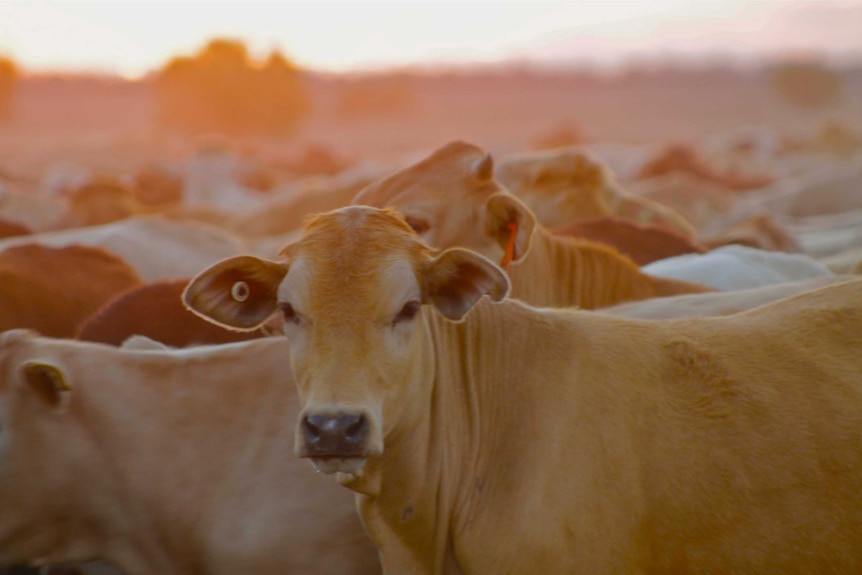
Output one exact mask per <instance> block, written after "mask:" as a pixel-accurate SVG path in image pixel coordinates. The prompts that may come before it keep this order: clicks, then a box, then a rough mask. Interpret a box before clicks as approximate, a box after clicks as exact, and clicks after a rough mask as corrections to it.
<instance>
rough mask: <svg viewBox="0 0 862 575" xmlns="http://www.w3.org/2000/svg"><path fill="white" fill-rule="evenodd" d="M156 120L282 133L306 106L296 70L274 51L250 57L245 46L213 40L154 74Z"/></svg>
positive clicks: (196, 128)
mask: <svg viewBox="0 0 862 575" xmlns="http://www.w3.org/2000/svg"><path fill="white" fill-rule="evenodd" d="M156 89H157V93H158V103H159V120H160V123H161V124H162V125H164V126H166V127H170V128H175V129H179V130H181V131H184V132H187V133H192V134H195V133H204V132H221V133H225V134H230V135H252V134H254V135H273V136H278V135H284V134H288V133H290V132H291V131H292V130H293V129H295V127H296V125H297V123H298V122H299V121H300V120H301V119H302V118H303V116H305V115H306V114H307V112H308V109H309V102H308V98H307V95H306V91H305V87H304V86H303V80H302V74H301V71H300V70H299V68H298V67H297V66H296V65H294V64H293V63H292V62H291V61H290V60H288V59H287V58H286V57H285V56H284V55H283V54H281V53H280V52H279V51H277V50H276V51H273V52H272V53H270V54H269V56H268V57H267V58H265V59H264V60H262V61H255V60H254V59H252V58H251V56H250V55H249V52H248V49H247V48H246V46H245V45H244V44H243V43H242V42H240V41H235V40H228V39H215V40H212V41H210V42H209V43H208V44H207V45H206V46H204V47H203V48H202V49H201V50H200V51H198V52H197V53H196V54H194V55H193V56H180V57H176V58H173V59H172V60H170V61H169V62H168V63H167V64H165V65H164V66H163V67H162V69H161V70H159V72H158V73H157V75H156Z"/></svg>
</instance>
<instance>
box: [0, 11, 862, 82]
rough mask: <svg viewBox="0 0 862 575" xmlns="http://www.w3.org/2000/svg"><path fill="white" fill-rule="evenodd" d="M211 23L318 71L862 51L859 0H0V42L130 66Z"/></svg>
mask: <svg viewBox="0 0 862 575" xmlns="http://www.w3.org/2000/svg"><path fill="white" fill-rule="evenodd" d="M216 36H223V37H231V38H236V39H241V40H244V41H245V42H246V43H247V45H248V46H249V47H250V49H251V50H252V52H253V54H255V55H258V56H263V55H264V54H265V53H266V52H267V51H268V50H270V49H272V48H280V49H281V50H282V51H283V52H284V53H285V54H286V55H287V56H288V57H290V58H292V59H293V60H294V61H296V62H297V63H298V64H300V65H301V66H303V67H307V68H311V69H317V70H324V71H336V72H341V71H349V70H355V69H380V68H385V67H389V66H404V65H409V64H417V63H418V64H426V65H431V64H451V63H473V62H477V63H493V62H499V61H503V60H506V59H516V60H520V61H536V62H565V61H571V60H574V61H581V62H588V63H596V64H602V65H615V64H619V63H622V62H624V61H626V60H627V59H629V58H632V57H635V58H638V59H649V58H654V57H668V56H670V57H675V58H686V59H695V58H698V57H703V56H730V57H734V58H740V59H751V58H756V57H760V56H764V55H766V56H772V55H776V54H781V53H793V54H800V53H816V54H819V55H825V56H828V57H833V58H848V57H850V55H855V57H856V58H858V59H862V0H568V1H542V0H527V1H509V2H499V1H497V2H495V1H490V0H484V1H480V0H433V1H423V0H398V1H395V0H389V1H359V0H354V1H349V0H340V1H336V0H316V1H304V0H280V1H275V0H272V1H263V0H248V1H234V0H225V1H215V2H213V1H204V0H111V1H74V0H52V1H49V0H0V54H4V55H7V56H11V57H12V58H13V59H15V60H16V61H17V62H18V63H19V64H20V65H22V66H23V67H24V68H25V69H29V70H34V71H49V70H51V71H56V70H65V71H98V72H114V73H120V74H123V75H126V76H130V77H133V76H139V75H142V74H145V73H146V72H147V71H150V70H153V69H155V68H158V67H159V66H160V65H161V64H163V63H164V62H165V61H166V60H167V59H169V58H170V57H171V56H173V55H176V54H191V53H193V52H194V51H195V50H197V49H198V48H200V47H201V46H202V45H203V44H204V43H206V41H207V40H208V39H210V38H213V37H216Z"/></svg>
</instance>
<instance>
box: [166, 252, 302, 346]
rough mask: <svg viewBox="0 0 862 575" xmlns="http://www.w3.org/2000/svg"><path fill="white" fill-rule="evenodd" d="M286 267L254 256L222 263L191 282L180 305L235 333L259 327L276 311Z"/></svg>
mask: <svg viewBox="0 0 862 575" xmlns="http://www.w3.org/2000/svg"><path fill="white" fill-rule="evenodd" d="M285 274H287V266H286V265H285V264H281V263H278V262H273V261H269V260H265V259H261V258H258V257H255V256H236V257H233V258H228V259H226V260H222V261H220V262H219V263H217V264H215V265H213V266H211V267H209V268H207V269H205V270H204V271H202V272H201V273H199V274H198V275H197V276H195V277H194V278H192V280H191V282H189V285H187V286H186V289H185V290H184V291H183V295H182V299H183V304H184V305H185V306H186V307H187V308H188V309H189V310H191V311H192V312H194V313H195V314H197V315H199V316H201V317H202V318H204V319H205V320H207V321H210V322H212V323H215V324H217V325H220V326H222V327H224V328H227V329H232V330H235V331H252V330H254V329H257V328H258V327H260V326H261V325H262V324H263V323H264V322H266V320H267V319H269V317H270V316H271V315H272V314H273V313H275V311H276V309H277V305H278V302H277V296H278V286H279V285H280V284H281V280H283V279H284V276H285Z"/></svg>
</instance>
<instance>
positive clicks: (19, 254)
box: [0, 244, 141, 337]
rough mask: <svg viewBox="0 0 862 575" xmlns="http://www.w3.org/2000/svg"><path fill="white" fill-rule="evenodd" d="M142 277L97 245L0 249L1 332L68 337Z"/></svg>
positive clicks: (31, 245)
mask: <svg viewBox="0 0 862 575" xmlns="http://www.w3.org/2000/svg"><path fill="white" fill-rule="evenodd" d="M140 283H141V278H140V277H139V276H138V274H137V273H136V271H135V270H134V269H132V267H131V266H130V265H129V264H127V263H126V262H125V261H124V260H123V259H122V258H121V257H119V256H117V255H116V254H114V253H111V252H110V251H108V250H106V249H104V248H102V247H99V246H82V245H70V246H66V247H61V248H52V247H48V246H43V245H40V244H22V245H18V246H14V247H10V248H8V249H6V250H4V251H2V252H0V294H2V295H0V331H2V330H7V329H11V328H16V327H24V328H30V329H35V330H39V331H40V332H42V333H44V334H46V335H51V336H54V337H72V336H73V335H74V334H75V331H76V330H77V328H78V325H79V324H80V323H81V322H82V321H84V320H85V319H86V318H87V317H88V316H89V315H90V314H91V313H93V312H95V311H96V310H97V309H98V308H99V307H101V306H102V304H104V303H105V302H107V301H108V300H110V299H111V298H112V297H114V296H115V295H117V294H119V293H121V292H123V291H125V290H126V289H129V288H131V287H134V286H137V285H139V284H140Z"/></svg>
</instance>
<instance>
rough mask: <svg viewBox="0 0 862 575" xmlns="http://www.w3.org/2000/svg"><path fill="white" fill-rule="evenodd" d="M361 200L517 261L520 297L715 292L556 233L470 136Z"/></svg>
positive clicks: (543, 301) (597, 301) (444, 238)
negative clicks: (497, 173) (505, 182)
mask: <svg viewBox="0 0 862 575" xmlns="http://www.w3.org/2000/svg"><path fill="white" fill-rule="evenodd" d="M353 203H354V204H366V205H370V206H374V207H378V208H388V207H392V208H395V209H396V210H398V211H400V212H401V213H402V214H404V215H405V217H406V219H407V222H408V223H409V224H410V226H411V227H412V228H413V229H414V230H415V231H416V232H417V233H418V234H419V235H420V236H421V237H422V238H423V239H424V240H425V241H427V242H428V243H429V244H430V245H432V246H434V247H437V248H449V247H455V246H460V247H465V248H468V249H471V250H474V251H476V252H478V253H480V254H482V255H484V256H486V257H489V258H491V259H493V260H496V261H503V259H504V258H505V260H506V261H507V262H508V261H509V260H511V264H512V267H511V268H510V269H509V270H508V271H509V277H510V278H511V282H512V297H516V298H519V299H522V300H524V301H526V302H527V303H530V304H533V305H538V306H551V307H568V306H578V307H582V308H587V309H591V308H595V307H604V306H608V305H613V304H615V303H620V302H624V301H631V300H639V299H647V298H651V297H658V296H664V295H675V294H680V293H696V292H704V291H712V288H707V287H705V286H703V285H699V284H696V283H693V282H688V281H682V280H677V279H669V278H659V277H655V276H652V275H649V274H647V273H644V272H642V271H641V270H640V268H639V267H638V265H637V264H636V263H634V262H633V261H632V260H631V259H630V258H628V257H626V256H623V255H622V254H620V253H619V252H618V251H617V250H616V249H614V248H612V247H610V246H608V245H605V244H600V243H597V242H591V241H588V240H584V239H580V238H574V237H563V236H559V235H556V234H553V233H551V232H550V231H549V230H547V229H546V228H544V227H543V226H542V225H540V224H539V223H537V221H536V217H535V215H534V214H533V213H532V211H530V209H529V208H528V207H527V206H526V205H524V203H523V202H521V201H520V200H519V199H518V198H517V197H515V196H514V195H512V194H510V193H508V192H507V191H506V190H505V188H503V187H502V186H501V185H500V184H499V183H498V182H497V180H495V179H494V176H493V161H492V159H491V157H490V155H488V154H486V153H485V152H483V151H482V150H481V149H480V148H478V147H477V146H474V145H472V144H468V143H465V142H453V143H450V144H448V145H446V146H443V147H442V148H440V149H439V150H437V151H435V152H434V153H433V154H431V155H430V156H429V157H427V158H425V159H424V160H421V161H420V162H417V163H415V164H413V165H411V166H408V167H407V168H404V169H402V170H399V171H397V172H395V173H393V174H391V175H389V176H387V177H385V178H383V179H381V180H379V181H377V182H375V183H374V184H371V185H370V186H368V187H366V188H364V189H363V190H362V191H361V192H359V194H357V196H356V197H355V198H354V199H353Z"/></svg>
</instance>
